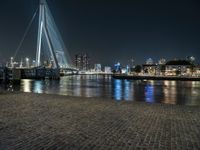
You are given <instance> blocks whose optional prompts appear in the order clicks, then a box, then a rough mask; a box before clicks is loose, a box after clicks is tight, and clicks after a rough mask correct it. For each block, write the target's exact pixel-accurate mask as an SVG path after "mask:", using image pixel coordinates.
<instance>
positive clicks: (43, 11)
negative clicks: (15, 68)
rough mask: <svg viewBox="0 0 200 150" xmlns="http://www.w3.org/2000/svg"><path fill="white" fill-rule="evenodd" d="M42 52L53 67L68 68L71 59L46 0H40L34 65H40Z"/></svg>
mask: <svg viewBox="0 0 200 150" xmlns="http://www.w3.org/2000/svg"><path fill="white" fill-rule="evenodd" d="M42 52H43V54H44V55H46V57H47V58H48V59H49V60H48V61H51V62H52V65H53V66H52V67H53V68H68V67H70V65H71V59H70V57H69V54H68V53H67V51H66V48H65V45H64V42H63V40H62V38H61V36H60V33H59V31H58V29H57V27H56V24H55V22H54V20H53V17H52V15H51V13H50V10H49V8H48V5H47V2H46V0H40V9H39V26H38V37H37V52H36V66H41V65H42V63H41V55H42ZM66 53H67V54H66Z"/></svg>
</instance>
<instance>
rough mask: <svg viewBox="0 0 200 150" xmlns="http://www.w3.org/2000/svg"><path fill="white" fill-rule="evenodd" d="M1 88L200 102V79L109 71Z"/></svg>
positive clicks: (185, 103) (85, 95)
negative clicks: (122, 76) (129, 76)
mask: <svg viewBox="0 0 200 150" xmlns="http://www.w3.org/2000/svg"><path fill="white" fill-rule="evenodd" d="M0 88H1V90H2V89H3V90H9V91H22V92H33V93H47V94H59V95H69V96H79V97H101V98H108V99H110V98H111V99H114V100H116V101H143V102H148V103H165V104H177V105H200V82H199V81H141V80H137V81H134V80H119V79H113V78H112V77H111V76H107V75H75V76H65V77H62V78H61V79H60V80H28V79H24V80H22V81H21V84H20V85H6V86H3V85H1V86H0Z"/></svg>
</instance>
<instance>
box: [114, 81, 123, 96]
mask: <svg viewBox="0 0 200 150" xmlns="http://www.w3.org/2000/svg"><path fill="white" fill-rule="evenodd" d="M114 98H115V99H116V100H121V99H122V81H121V80H115V81H114Z"/></svg>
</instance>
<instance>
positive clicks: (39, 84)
mask: <svg viewBox="0 0 200 150" xmlns="http://www.w3.org/2000/svg"><path fill="white" fill-rule="evenodd" d="M33 91H34V92H35V93H43V90H42V81H35V84H34V89H33Z"/></svg>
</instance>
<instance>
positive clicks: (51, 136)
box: [0, 93, 200, 150]
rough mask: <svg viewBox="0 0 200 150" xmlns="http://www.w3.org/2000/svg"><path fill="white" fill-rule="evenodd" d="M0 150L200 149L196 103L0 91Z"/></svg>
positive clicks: (199, 122)
mask: <svg viewBox="0 0 200 150" xmlns="http://www.w3.org/2000/svg"><path fill="white" fill-rule="evenodd" d="M0 135H1V136H0V149H35V150H37V149H43V148H44V149H68V150H69V149H86V150H87V149H95V150H96V149H102V150H106V149H113V150H117V149H124V150H127V149H135V148H138V149H162V150H163V149H181V150H183V149H200V143H199V141H200V136H199V135H200V107H198V106H195V107H194V106H193V107H191V106H178V105H165V104H148V103H143V102H116V101H114V100H108V99H101V98H81V97H68V96H59V95H47V94H41V95H39V94H32V93H1V94H0Z"/></svg>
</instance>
